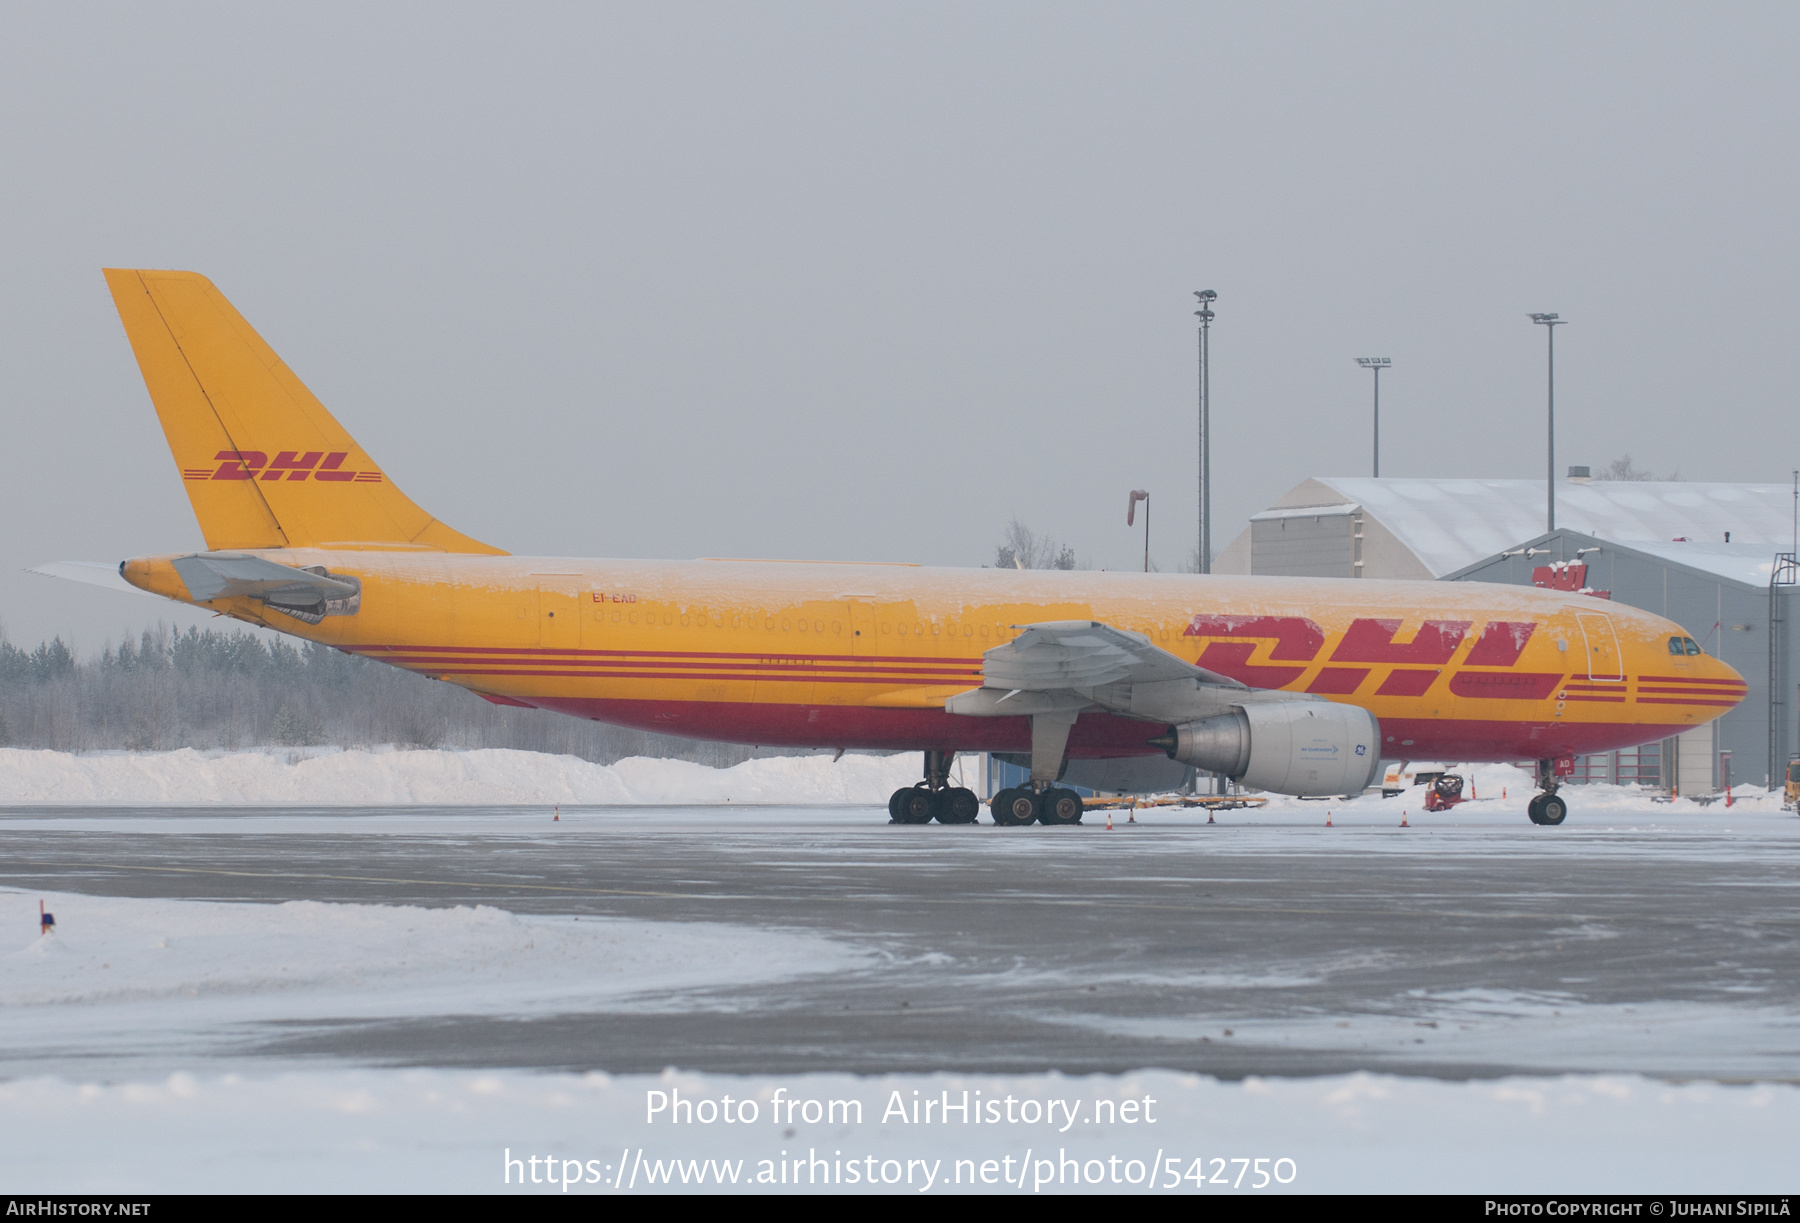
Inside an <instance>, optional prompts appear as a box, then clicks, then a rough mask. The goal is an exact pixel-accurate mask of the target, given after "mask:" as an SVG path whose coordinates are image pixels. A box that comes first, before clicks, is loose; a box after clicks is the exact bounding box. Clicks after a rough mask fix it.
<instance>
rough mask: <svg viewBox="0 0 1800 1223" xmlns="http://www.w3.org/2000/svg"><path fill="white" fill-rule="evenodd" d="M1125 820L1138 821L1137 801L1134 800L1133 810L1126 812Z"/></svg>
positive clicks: (1132, 822) (1129, 822) (1128, 821)
mask: <svg viewBox="0 0 1800 1223" xmlns="http://www.w3.org/2000/svg"><path fill="white" fill-rule="evenodd" d="M1125 822H1126V823H1127V824H1135V823H1137V803H1136V801H1133V802H1132V804H1131V810H1130V811H1128V812H1126V813H1125Z"/></svg>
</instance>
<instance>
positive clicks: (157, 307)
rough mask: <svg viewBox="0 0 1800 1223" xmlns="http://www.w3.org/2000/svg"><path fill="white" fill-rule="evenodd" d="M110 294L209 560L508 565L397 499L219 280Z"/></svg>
mask: <svg viewBox="0 0 1800 1223" xmlns="http://www.w3.org/2000/svg"><path fill="white" fill-rule="evenodd" d="M106 283H107V287H109V288H110V289H111V290H112V295H113V301H114V302H115V303H116V304H117V305H118V308H119V318H120V319H121V320H122V321H123V322H124V324H125V334H126V335H127V336H129V337H130V338H131V349H132V351H133V352H134V353H136V354H137V360H138V368H139V369H141V370H143V372H144V384H145V385H146V386H148V387H149V389H150V401H151V402H152V403H154V404H155V405H156V414H157V416H158V417H160V418H161V420H162V427H163V433H164V434H166V435H167V436H168V439H169V449H170V450H171V451H173V452H174V455H175V466H176V467H177V468H179V469H180V471H181V478H182V483H183V485H184V486H185V487H186V488H187V493H188V500H189V501H191V502H192V503H193V506H194V515H195V517H197V518H199V520H200V530H201V531H202V533H204V534H205V536H206V546H207V547H208V548H210V549H212V550H214V551H218V550H221V549H228V548H304V547H370V546H374V547H396V546H400V547H405V546H412V547H420V548H430V549H434V550H437V551H442V552H482V553H488V554H490V555H495V554H497V555H504V553H502V552H501V550H500V549H498V548H492V547H489V546H488V545H487V544H484V543H478V542H477V541H475V540H473V539H470V538H469V537H468V536H466V535H464V534H462V533H461V532H458V531H453V530H451V529H450V528H449V527H447V526H445V525H444V524H443V523H441V522H439V521H437V519H435V518H433V517H432V516H431V515H430V514H427V513H426V512H425V511H424V510H422V509H420V508H419V507H418V506H417V505H414V504H413V503H412V501H411V500H410V499H408V497H407V496H406V494H404V493H402V492H401V491H400V490H399V489H398V488H396V487H394V485H393V484H392V483H390V482H389V480H388V478H387V476H386V474H385V473H383V472H382V470H381V469H380V468H379V467H377V466H376V465H375V464H374V462H373V461H372V460H371V459H370V458H369V456H368V455H367V454H366V453H364V451H363V448H362V447H361V446H358V445H357V444H356V441H355V439H354V438H352V437H351V436H350V435H349V434H348V433H346V432H345V431H344V427H343V426H342V425H340V424H338V422H337V421H336V419H334V418H333V417H332V415H331V413H330V412H328V411H326V410H325V405H324V404H322V403H320V402H319V401H318V400H317V399H315V398H314V397H313V394H312V392H311V391H309V390H307V389H306V387H305V385H304V384H303V383H302V382H301V381H300V379H298V378H296V377H295V376H294V372H293V371H292V370H290V369H289V368H288V367H287V366H286V365H284V364H283V363H282V360H281V358H280V357H278V356H276V355H275V350H274V349H272V348H270V347H269V346H268V345H267V344H265V343H264V342H263V338H262V337H261V336H259V335H257V334H256V332H255V330H254V329H253V328H251V326H250V324H249V323H247V322H245V321H244V317H243V315H241V314H239V313H238V312H237V311H236V310H235V309H233V308H232V305H231V303H230V302H228V301H226V300H225V295H224V294H223V293H220V292H219V291H218V289H216V288H214V287H213V283H212V281H210V280H208V279H206V277H204V276H201V275H198V274H196V273H194V272H155V271H137V270H131V269H118V268H108V269H107V270H106Z"/></svg>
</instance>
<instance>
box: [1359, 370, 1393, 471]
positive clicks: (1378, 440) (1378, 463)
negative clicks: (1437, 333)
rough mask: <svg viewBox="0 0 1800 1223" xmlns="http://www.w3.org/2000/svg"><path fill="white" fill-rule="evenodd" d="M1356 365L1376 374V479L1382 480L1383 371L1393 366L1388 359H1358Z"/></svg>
mask: <svg viewBox="0 0 1800 1223" xmlns="http://www.w3.org/2000/svg"><path fill="white" fill-rule="evenodd" d="M1356 363H1357V364H1358V365H1360V366H1362V367H1363V368H1364V369H1366V370H1372V371H1374V374H1375V478H1376V479H1377V480H1379V479H1380V478H1381V371H1382V370H1384V369H1386V368H1388V366H1390V365H1392V364H1393V362H1392V361H1390V360H1388V359H1387V358H1386V357H1358V358H1357V359H1356Z"/></svg>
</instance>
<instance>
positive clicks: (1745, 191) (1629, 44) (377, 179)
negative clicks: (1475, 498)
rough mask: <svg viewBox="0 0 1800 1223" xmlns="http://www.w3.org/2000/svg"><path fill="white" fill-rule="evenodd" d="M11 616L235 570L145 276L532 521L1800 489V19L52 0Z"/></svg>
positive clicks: (12, 439)
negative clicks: (1365, 492)
mask: <svg viewBox="0 0 1800 1223" xmlns="http://www.w3.org/2000/svg"><path fill="white" fill-rule="evenodd" d="M0 21H3V22H4V26H0V30H3V34H0V106H3V107H4V122H0V221H3V228H0V258H3V264H0V420H3V421H4V425H5V432H4V435H3V436H4V451H5V455H6V463H5V472H6V474H5V478H4V480H3V481H0V521H3V523H4V531H3V533H0V534H3V538H0V624H4V626H5V630H6V632H7V633H8V635H9V636H10V637H11V639H12V640H14V641H15V642H21V643H25V644H32V643H35V642H36V641H37V640H38V639H39V638H41V637H43V636H47V635H49V634H52V633H58V632H60V633H62V634H64V635H65V636H72V637H74V638H75V639H76V641H77V642H78V644H79V645H80V646H81V647H82V648H84V649H96V648H98V647H99V645H100V644H102V642H103V641H104V640H105V639H106V638H107V637H108V636H109V635H116V634H117V632H118V631H119V630H120V629H121V628H124V627H127V626H140V625H142V624H143V623H145V622H146V621H148V620H153V619H155V618H156V617H157V616H165V617H168V618H170V619H174V620H179V621H180V622H182V623H186V622H188V621H189V620H194V619H197V617H195V616H194V615H193V613H187V619H182V617H181V615H180V614H173V613H174V608H173V605H170V604H158V603H154V602H151V601H149V600H146V599H134V598H132V597H130V596H126V595H119V594H111V593H107V592H103V591H98V590H90V589H88V588H83V587H80V586H75V585H73V584H69V583H61V582H56V581H53V580H51V579H47V578H39V577H34V576H30V575H27V574H24V573H23V572H21V571H22V569H23V568H24V567H25V566H27V565H30V564H33V563H36V562H39V561H43V560H52V559H91V560H117V559H120V558H122V557H125V556H131V555H139V554H145V553H156V552H168V551H176V550H184V549H189V548H198V547H200V546H201V539H200V534H199V531H198V529H197V527H196V526H195V523H194V521H193V517H192V514H191V512H190V510H189V508H188V505H187V500H186V497H185V496H184V494H183V492H182V489H181V484H180V480H179V479H178V477H177V474H176V471H175V468H174V464H173V461H172V459H171V457H170V455H169V451H168V447H167V445H166V444H165V443H164V441H163V438H162V434H161V432H160V430H159V429H158V427H157V423H156V419H155V416H154V415H153V413H152V411H151V408H150V404H149V401H148V397H147V396H146V394H145V391H144V387H143V383H142V381H141V379H140V378H139V375H138V371H137V367H136V363H135V362H134V361H133V359H132V356H131V351H130V348H129V346H128V345H127V343H126V340H125V336H124V333H123V331H122V329H121V327H120V326H119V322H118V318H117V316H116V314H115V313H114V311H113V307H112V303H111V299H110V298H109V296H108V294H107V292H106V287H105V284H104V282H103V281H102V279H101V276H100V268H102V267H104V266H125V267H171V268H184V269H191V270H195V271H199V272H203V273H205V274H206V275H208V276H210V277H211V278H212V279H213V280H214V281H215V282H216V283H217V284H218V285H219V287H220V288H221V289H222V290H223V291H224V292H225V294H226V295H227V296H228V297H230V298H231V299H232V301H233V302H234V303H235V304H236V305H237V306H238V308H239V309H240V310H241V311H242V312H243V313H244V315H245V316H246V317H247V318H248V319H249V320H250V321H251V323H252V324H253V325H254V326H255V327H257V329H258V330H259V331H261V333H262V334H263V336H264V338H266V339H267V340H268V341H269V342H270V343H271V344H272V345H273V346H274V348H275V349H276V350H277V351H278V352H280V353H281V354H282V356H283V357H284V358H285V359H286V360H287V362H288V364H289V365H290V366H292V367H293V368H294V370H295V371H296V372H297V373H298V374H299V375H300V377H301V378H302V379H304V380H305V381H306V382H307V384H308V385H309V386H311V388H312V389H313V391H314V392H315V393H317V394H318V395H319V397H320V398H321V399H322V400H324V402H325V403H326V404H327V405H328V406H329V407H330V408H331V409H332V411H333V412H334V413H336V415H337V416H338V417H339V419H340V420H341V421H343V423H344V424H345V426H346V427H347V428H348V429H349V430H350V431H351V432H352V433H353V434H355V436H356V437H357V438H358V439H359V440H360V441H361V442H362V443H363V444H364V446H365V447H367V449H368V450H369V451H370V452H371V453H372V455H373V456H374V457H375V459H376V460H377V461H378V462H379V463H380V464H381V465H382V466H383V468H384V469H385V470H386V471H387V473H388V474H389V476H390V477H391V478H392V479H394V480H395V481H396V482H398V483H399V484H400V486H401V487H402V488H404V489H405V490H406V491H407V492H408V493H409V494H410V495H411V496H412V497H413V498H414V499H415V500H416V501H418V502H419V503H421V504H422V505H424V506H425V507H426V508H427V509H429V510H430V511H431V512H433V513H435V514H436V515H438V516H439V517H441V518H443V519H444V520H445V521H447V522H449V523H450V524H451V525H452V526H454V527H456V528H457V529H459V530H462V531H464V532H467V533H469V534H471V535H474V536H476V537H477V538H480V539H483V540H486V541H489V542H492V543H494V544H496V545H498V546H500V547H503V548H507V549H509V550H511V551H514V552H518V553H535V554H549V555H575V556H617V557H695V556H776V557H805V558H821V559H844V560H856V559H868V560H913V561H922V562H927V563H935V564H949V565H977V564H981V563H983V562H990V563H991V561H992V559H993V553H994V547H995V544H996V543H997V542H998V540H999V537H1000V534H1001V531H1002V530H1003V528H1004V527H1005V525H1006V523H1007V521H1008V519H1009V518H1011V517H1012V516H1014V515H1017V516H1018V517H1020V518H1021V519H1023V520H1024V521H1026V522H1027V523H1029V524H1030V525H1032V526H1034V527H1036V528H1038V529H1040V530H1043V531H1047V532H1049V533H1051V534H1053V535H1055V536H1057V537H1059V538H1061V539H1065V540H1067V541H1068V542H1070V543H1072V544H1073V545H1074V547H1075V548H1076V550H1077V552H1078V554H1079V555H1080V556H1081V557H1082V558H1083V559H1084V560H1086V561H1088V562H1089V563H1091V564H1093V565H1095V566H1100V567H1108V568H1128V567H1135V566H1136V565H1137V564H1138V563H1139V560H1138V557H1139V556H1140V549H1141V547H1142V537H1141V536H1140V535H1138V534H1136V533H1135V532H1133V531H1130V530H1128V529H1127V528H1126V526H1125V523H1124V514H1125V501H1126V493H1127V492H1128V490H1130V489H1132V488H1134V487H1141V488H1148V489H1149V490H1151V493H1152V497H1153V500H1152V506H1153V515H1154V521H1153V529H1154V531H1155V534H1154V535H1153V537H1152V541H1151V546H1152V552H1153V553H1154V555H1155V556H1156V557H1158V558H1159V560H1160V561H1161V563H1162V564H1163V565H1164V566H1165V567H1170V568H1172V567H1175V566H1177V565H1178V564H1179V563H1180V562H1181V561H1182V559H1183V558H1184V557H1185V556H1186V555H1187V554H1188V553H1189V552H1190V551H1191V549H1192V548H1193V541H1194V536H1195V522H1194V520H1195V504H1196V496H1197V493H1196V475H1195V458H1194V450H1195V420H1194V415H1195V413H1194V400H1195V352H1194V350H1195V335H1194V330H1193V327H1194V319H1193V317H1192V310H1193V299H1192V296H1191V293H1192V291H1193V290H1195V289H1200V288H1212V289H1216V290H1217V291H1218V294H1219V300H1218V304H1217V311H1218V318H1217V321H1216V322H1215V324H1214V328H1213V413H1214V443H1215V447H1216V458H1215V465H1214V473H1215V481H1216V487H1215V493H1214V502H1213V504H1214V509H1215V515H1216V522H1217V525H1216V527H1215V530H1214V543H1215V546H1216V547H1221V548H1222V547H1223V546H1224V545H1225V544H1226V543H1228V542H1230V540H1231V538H1232V537H1233V536H1234V535H1235V534H1236V533H1237V531H1238V530H1239V529H1241V527H1242V524H1243V520H1244V519H1245V517H1246V516H1247V515H1249V514H1251V513H1253V512H1255V511H1256V510H1258V509H1260V508H1262V507H1264V506H1266V505H1268V504H1269V503H1270V502H1272V501H1274V500H1275V499H1276V498H1277V497H1278V496H1280V495H1281V494H1282V493H1283V492H1285V491H1286V490H1287V489H1288V488H1290V487H1291V486H1292V485H1294V484H1295V483H1297V482H1299V481H1300V480H1302V479H1304V478H1305V477H1307V476H1309V475H1313V474H1322V475H1337V474H1341V475H1365V474H1367V472H1368V464H1369V440H1368V439H1369V385H1368V376H1367V375H1366V374H1365V373H1363V372H1362V371H1360V370H1358V369H1357V368H1356V366H1355V365H1354V364H1353V359H1354V358H1355V357H1358V356H1364V355H1375V356H1388V357H1391V358H1393V361H1394V366H1393V370H1392V372H1391V373H1390V374H1389V375H1388V376H1386V377H1384V379H1383V382H1382V408H1383V413H1382V418H1383V426H1384V428H1383V438H1384V442H1385V445H1384V448H1383V463H1382V471H1383V473H1384V474H1387V475H1396V476H1399V475H1466V476H1532V477H1536V476H1540V475H1541V474H1542V472H1543V470H1544V333H1543V329H1542V328H1538V327H1534V326H1533V325H1532V324H1531V323H1530V322H1529V321H1528V320H1527V319H1526V317H1525V316H1526V314H1527V312H1529V311H1534V310H1545V311H1550V310H1553V311H1558V312H1560V313H1561V314H1562V315H1563V316H1564V317H1565V318H1567V319H1569V320H1571V323H1570V325H1569V326H1568V327H1566V328H1563V329H1562V330H1561V331H1560V333H1559V335H1558V343H1557V356H1558V365H1557V369H1558V383H1557V390H1558V395H1557V404H1558V420H1559V423H1560V430H1559V438H1558V461H1559V464H1565V463H1570V462H1574V463H1580V462H1588V463H1593V464H1595V465H1599V464H1603V463H1605V462H1607V461H1609V460H1611V459H1613V458H1615V457H1617V456H1619V455H1620V454H1623V453H1625V452H1630V454H1631V455H1632V456H1633V458H1634V459H1636V460H1637V461H1638V462H1639V464H1640V465H1642V466H1645V467H1648V468H1650V469H1652V470H1654V471H1657V472H1659V473H1667V472H1671V471H1676V470H1678V471H1679V473H1680V474H1681V475H1682V476H1683V477H1686V478H1690V479H1705V480H1757V481H1785V480H1787V479H1788V477H1789V471H1790V469H1792V468H1794V467H1796V466H1800V446H1797V445H1796V444H1795V441H1794V430H1793V424H1792V422H1793V419H1794V400H1795V387H1796V386H1797V385H1800V358H1797V356H1796V353H1797V351H1800V350H1797V346H1796V344H1795V342H1794V340H1793V338H1792V332H1793V330H1794V326H1795V319H1794V314H1795V310H1794V306H1793V302H1794V299H1795V286H1796V285H1797V284H1800V268H1797V267H1796V238H1795V219H1796V215H1797V209H1796V191H1795V186H1796V176H1797V175H1800V159H1797V158H1796V152H1797V146H1796V141H1795V129H1796V125H1797V124H1800V73H1796V72H1795V70H1794V63H1795V58H1796V50H1797V46H1796V37H1795V36H1796V32H1797V27H1800V8H1796V7H1795V6H1793V5H1769V4H1735V5H1729V6H1726V5H1705V6H1703V5H1697V4H1696V5H1689V6H1686V7H1679V8H1678V7H1673V6H1668V5H1650V4H1628V5H1597V4H1580V5H1569V4H1557V5H1525V4H1512V5H1485V6H1477V5H1444V4H1421V5H1412V6H1393V5H1366V4H1365V5H1343V4H1314V5H1277V4H1266V3H1263V4H1237V5H1231V6H1225V5H1202V4H1182V5H1153V4H1136V5H1119V4H1108V5H1101V4H1090V5H1054V4H1045V3H1031V4H1016V5H1012V4H971V3H961V4H952V5H931V4H923V3H909V4H905V5H898V4H894V5H887V6H877V5H849V4H807V5H795V4H731V5H727V4H715V5H681V4H672V3H656V4H641V5H597V4H583V5H578V6H570V7H566V8H562V7H551V6H544V5H509V6H499V5H488V6H480V7H472V6H451V5H445V4H432V5H418V6H401V5H361V4H359V5H347V6H341V7H335V8H334V7H331V6H326V5H321V4H317V3H308V4H306V5H289V6H270V5H241V4H233V5H221V6H217V7H209V8H199V7H194V6H182V5H173V4H158V5H129V6H117V7H104V6H97V5H82V6H75V5H51V4H43V5H24V4H7V5H4V6H0Z"/></svg>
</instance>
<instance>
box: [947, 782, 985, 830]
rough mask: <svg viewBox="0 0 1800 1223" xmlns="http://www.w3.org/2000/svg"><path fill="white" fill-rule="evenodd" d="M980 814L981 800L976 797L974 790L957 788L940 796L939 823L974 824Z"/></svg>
mask: <svg viewBox="0 0 1800 1223" xmlns="http://www.w3.org/2000/svg"><path fill="white" fill-rule="evenodd" d="M980 814H981V800H980V799H978V798H976V797H975V791H973V790H965V789H963V788H962V787H961V786H957V787H955V788H954V789H950V790H945V791H943V792H942V793H940V794H939V795H938V802H937V821H938V823H940V824H973V823H974V822H975V819H976V817H977V816H979V815H980Z"/></svg>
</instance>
